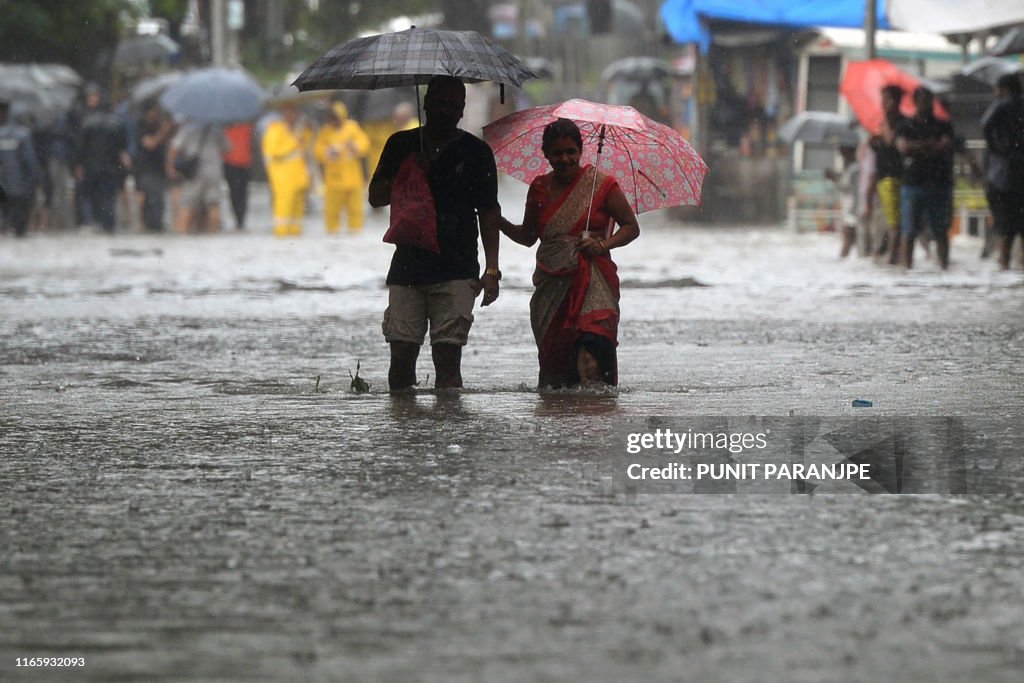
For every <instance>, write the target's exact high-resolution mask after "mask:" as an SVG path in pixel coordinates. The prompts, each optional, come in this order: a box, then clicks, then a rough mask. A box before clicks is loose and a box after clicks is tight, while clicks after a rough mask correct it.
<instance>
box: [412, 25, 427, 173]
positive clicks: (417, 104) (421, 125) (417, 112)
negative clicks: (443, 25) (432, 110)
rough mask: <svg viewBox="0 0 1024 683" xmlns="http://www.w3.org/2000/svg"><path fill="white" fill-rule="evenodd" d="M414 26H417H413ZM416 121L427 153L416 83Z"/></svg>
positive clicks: (423, 148) (422, 149)
mask: <svg viewBox="0 0 1024 683" xmlns="http://www.w3.org/2000/svg"><path fill="white" fill-rule="evenodd" d="M413 28H416V27H415V26H413ZM416 123H418V124H419V125H420V151H421V152H423V153H424V154H426V152H427V143H426V142H425V141H424V140H423V114H422V113H421V112H420V84H419V83H417V84H416Z"/></svg>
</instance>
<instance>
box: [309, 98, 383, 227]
mask: <svg viewBox="0 0 1024 683" xmlns="http://www.w3.org/2000/svg"><path fill="white" fill-rule="evenodd" d="M332 110H333V112H334V114H335V116H336V117H337V119H338V120H337V122H331V123H327V124H326V125H324V127H323V128H321V129H320V133H319V134H318V135H317V138H316V144H315V145H314V146H313V155H314V156H315V157H316V159H317V161H319V162H320V163H321V164H322V165H323V172H324V222H325V223H326V226H327V232H329V233H334V232H338V230H339V229H340V228H341V213H342V211H344V212H345V213H346V214H347V217H348V227H349V230H350V231H357V230H361V229H362V227H363V222H364V220H365V215H366V209H365V203H366V198H365V196H364V195H365V191H366V174H365V172H364V171H363V159H365V158H366V154H367V152H368V151H369V149H370V138H369V137H367V135H366V133H365V132H363V129H362V128H361V127H360V126H359V124H358V123H356V122H355V121H353V120H351V119H350V118H348V110H347V109H346V108H345V105H344V104H342V103H341V102H335V103H334V105H333V106H332Z"/></svg>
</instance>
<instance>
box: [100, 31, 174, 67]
mask: <svg viewBox="0 0 1024 683" xmlns="http://www.w3.org/2000/svg"><path fill="white" fill-rule="evenodd" d="M180 51H181V46H180V45H178V43H177V42H175V41H174V40H173V39H171V38H170V37H168V36H165V35H164V34H162V33H156V34H153V35H148V36H133V37H131V38H128V39H126V40H122V41H121V42H120V43H118V44H117V51H116V52H115V53H114V64H118V65H129V64H138V63H140V62H153V61H160V62H167V61H170V60H172V59H174V57H175V56H177V54H178V52H180Z"/></svg>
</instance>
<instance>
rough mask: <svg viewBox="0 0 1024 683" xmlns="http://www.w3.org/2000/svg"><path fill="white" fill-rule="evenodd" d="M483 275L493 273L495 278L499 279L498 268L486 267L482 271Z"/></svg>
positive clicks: (499, 272)
mask: <svg viewBox="0 0 1024 683" xmlns="http://www.w3.org/2000/svg"><path fill="white" fill-rule="evenodd" d="M484 275H493V276H494V278H495V279H497V280H500V279H501V271H500V270H498V269H497V268H488V269H487V270H485V271H484Z"/></svg>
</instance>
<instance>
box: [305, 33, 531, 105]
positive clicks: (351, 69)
mask: <svg viewBox="0 0 1024 683" xmlns="http://www.w3.org/2000/svg"><path fill="white" fill-rule="evenodd" d="M433 76H455V77H456V78H459V79H461V80H462V81H463V82H465V83H477V82H479V81H494V82H496V83H507V84H509V85H514V86H516V87H518V86H520V85H522V84H523V81H525V80H526V79H528V78H536V76H535V75H534V74H533V72H531V71H530V70H529V69H527V68H526V66H524V65H523V63H522V62H520V61H519V60H518V59H516V57H514V56H513V55H512V54H511V53H509V52H508V51H507V50H505V49H504V48H502V47H501V46H499V45H495V44H494V43H492V42H491V41H489V40H487V39H486V38H484V37H483V36H481V35H480V34H479V33H477V32H476V31H441V30H435V29H422V28H415V27H413V28H411V29H409V30H407V31H398V32H396V33H383V34H381V35H377V36H369V37H366V38H356V39H354V40H350V41H348V42H345V43H342V44H340V45H337V46H335V47H333V48H331V50H330V51H328V52H327V53H326V54H325V55H323V56H321V57H320V58H319V59H317V60H316V61H315V62H313V63H312V64H311V65H309V66H308V67H307V68H306V70H305V71H303V72H302V73H301V74H299V77H298V78H296V79H295V83H294V84H295V86H296V87H298V89H299V90H342V89H355V90H375V89H377V88H394V87H398V86H404V85H420V84H423V83H427V82H428V81H429V80H430V79H431V77H433Z"/></svg>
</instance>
